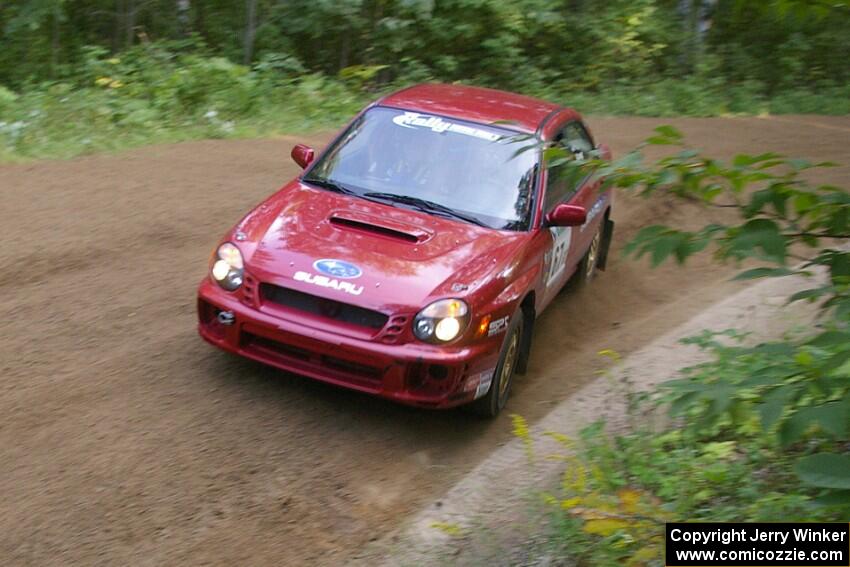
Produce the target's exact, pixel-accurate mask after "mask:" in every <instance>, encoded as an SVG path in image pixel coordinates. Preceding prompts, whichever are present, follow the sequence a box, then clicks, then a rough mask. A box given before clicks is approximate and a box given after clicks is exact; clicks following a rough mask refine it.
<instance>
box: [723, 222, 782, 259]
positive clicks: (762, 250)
mask: <svg viewBox="0 0 850 567" xmlns="http://www.w3.org/2000/svg"><path fill="white" fill-rule="evenodd" d="M786 246H787V241H786V239H785V237H784V236H783V235H782V231H781V230H780V228H779V225H778V224H776V223H775V222H774V221H772V220H768V219H753V220H750V221H747V222H746V223H744V224H743V225H742V226H740V227H739V228H738V230H737V231H736V234H734V236H732V237H731V238H730V240H729V253H730V254H731V255H732V256H734V257H737V258H744V257H748V256H755V257H761V258H763V259H765V260H768V261H771V262H776V263H779V264H784V263H785V249H786Z"/></svg>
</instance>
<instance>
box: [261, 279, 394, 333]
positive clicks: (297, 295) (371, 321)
mask: <svg viewBox="0 0 850 567" xmlns="http://www.w3.org/2000/svg"><path fill="white" fill-rule="evenodd" d="M260 295H261V296H262V298H263V300H264V301H268V302H271V303H274V304H276V305H280V306H282V307H287V308H289V309H295V310H297V311H303V312H306V313H311V314H313V315H318V316H320V317H326V318H328V319H333V320H334V321H340V322H342V323H348V324H349V325H357V326H359V327H368V328H370V329H382V328H383V327H384V325H386V324H387V319H388V317H387V316H386V315H384V314H383V313H380V312H378V311H372V310H371V309H364V308H363V307H357V306H356V305H349V304H348V303H342V302H341V301H335V300H333V299H328V298H326V297H317V296H315V295H310V294H309V293H303V292H300V291H296V290H294V289H289V288H287V287H280V286H277V285H274V284H267V283H264V284H260Z"/></svg>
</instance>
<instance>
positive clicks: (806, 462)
mask: <svg viewBox="0 0 850 567" xmlns="http://www.w3.org/2000/svg"><path fill="white" fill-rule="evenodd" d="M794 472H796V473H797V476H798V477H799V478H800V480H801V481H803V482H804V483H805V484H808V485H809V486H817V487H819V488H838V489H842V490H846V489H850V455H848V454H843V455H839V454H835V453H816V454H814V455H809V456H807V457H803V458H802V459H800V460H799V461H797V463H796V465H794Z"/></svg>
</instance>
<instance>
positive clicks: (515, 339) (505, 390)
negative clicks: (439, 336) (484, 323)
mask: <svg viewBox="0 0 850 567" xmlns="http://www.w3.org/2000/svg"><path fill="white" fill-rule="evenodd" d="M524 329H525V315H524V314H523V312H522V309H517V312H516V314H515V315H514V316H513V318H512V320H511V322H510V324H509V325H508V330H507V331H506V332H505V340H504V342H503V343H502V350H501V352H500V353H499V363H498V364H497V365H496V370H495V371H494V372H493V381H492V382H491V383H490V390H488V391H487V393H486V394H485V395H484V396H483V397H481V398H478V399H477V400H475V401H474V402H472V403H471V404H470V406H469V409H471V410H472V411H473V412H474V413H476V414H478V415H481V416H484V417H490V418H492V417H496V416H497V415H499V412H500V411H501V410H502V408H503V407H505V402H506V401H507V400H508V397H509V396H510V394H511V386H512V383H513V377H514V375H515V374H516V370H517V364H518V362H519V360H520V358H521V357H522V334H523V331H524Z"/></svg>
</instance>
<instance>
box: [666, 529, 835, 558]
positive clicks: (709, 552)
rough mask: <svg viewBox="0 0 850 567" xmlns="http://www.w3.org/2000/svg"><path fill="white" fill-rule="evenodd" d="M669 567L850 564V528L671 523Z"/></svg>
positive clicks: (668, 531)
mask: <svg viewBox="0 0 850 567" xmlns="http://www.w3.org/2000/svg"><path fill="white" fill-rule="evenodd" d="M665 542H666V546H667V551H666V553H667V555H666V565H667V566H668V567H701V566H704V565H705V566H712V565H726V566H730V567H749V566H754V567H776V566H782V565H788V566H791V565H799V566H804V567H805V566H811V567H833V566H836V567H838V566H845V567H846V566H850V524H825V523H820V524H818V523H808V522H804V523H795V524H791V523H777V524H772V523H752V524H750V523H746V524H744V523H741V524H714V523H692V524H691V523H671V524H667V533H666V536H665Z"/></svg>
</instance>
